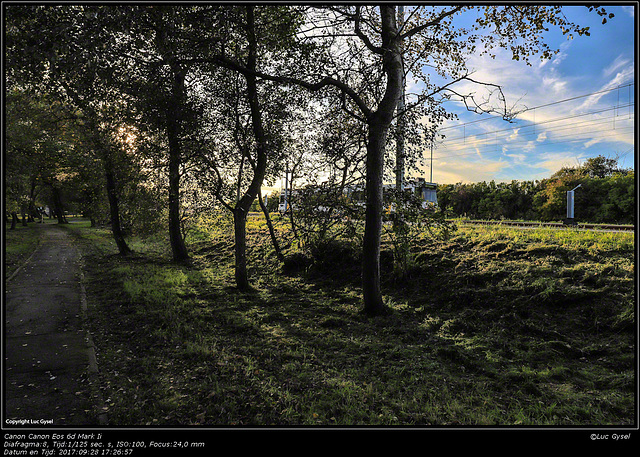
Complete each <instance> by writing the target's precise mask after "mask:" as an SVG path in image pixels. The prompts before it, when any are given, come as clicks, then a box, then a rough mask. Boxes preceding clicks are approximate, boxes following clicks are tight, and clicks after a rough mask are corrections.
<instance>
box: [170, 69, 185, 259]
mask: <svg viewBox="0 0 640 457" xmlns="http://www.w3.org/2000/svg"><path fill="white" fill-rule="evenodd" d="M172 70H173V72H174V84H173V97H172V98H173V100H172V102H171V103H170V106H169V109H168V110H167V112H166V116H167V119H166V121H167V124H166V126H167V136H168V138H169V241H170V243H171V251H172V253H173V260H174V261H175V262H186V261H188V260H189V253H188V252H187V247H186V246H185V244H184V238H183V237H182V233H181V229H180V163H181V160H182V154H181V148H180V126H179V122H180V105H181V103H182V99H183V97H182V95H183V92H184V75H183V72H182V71H181V70H180V69H178V68H175V67H174V66H172Z"/></svg>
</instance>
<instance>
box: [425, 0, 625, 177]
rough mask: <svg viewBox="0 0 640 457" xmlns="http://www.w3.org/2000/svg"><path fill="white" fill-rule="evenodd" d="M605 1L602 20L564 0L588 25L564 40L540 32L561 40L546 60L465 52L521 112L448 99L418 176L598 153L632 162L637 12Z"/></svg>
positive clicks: (544, 167)
mask: <svg viewBox="0 0 640 457" xmlns="http://www.w3.org/2000/svg"><path fill="white" fill-rule="evenodd" d="M618 5H623V3H618ZM604 6H605V9H606V10H607V13H613V14H614V15H615V17H614V18H612V19H610V20H608V22H607V23H606V24H604V25H603V24H602V17H600V16H598V15H597V14H596V13H595V12H589V11H588V9H587V8H586V7H584V6H564V7H563V11H564V14H565V16H566V17H567V19H568V20H569V21H571V22H575V23H577V24H579V25H580V26H589V27H590V30H589V32H590V36H578V35H577V34H576V35H574V38H573V39H572V40H569V39H567V36H563V35H562V33H561V32H559V31H552V30H550V31H549V32H548V34H547V36H546V37H545V42H546V43H548V44H549V46H550V47H551V48H552V49H559V50H560V52H559V53H558V54H556V55H555V56H554V58H553V59H551V60H545V61H541V60H540V59H539V58H538V57H535V58H533V59H532V60H531V64H532V65H531V66H527V65H526V64H525V63H524V62H522V61H514V60H512V59H511V53H510V51H509V52H507V51H504V52H500V51H502V50H501V49H500V50H498V51H496V52H497V53H496V57H495V59H492V58H491V57H488V56H484V57H481V56H478V55H473V56H470V58H469V60H468V62H467V67H468V68H469V69H470V70H471V71H472V75H471V76H472V77H473V78H474V79H476V80H479V81H484V82H490V83H492V84H497V85H499V86H501V87H502V91H503V93H504V95H505V97H506V101H507V105H508V106H509V107H513V108H514V110H515V111H521V112H520V113H519V114H518V115H517V116H516V117H515V119H513V120H512V122H511V123H509V122H507V121H504V120H503V119H501V118H499V117H496V116H491V115H487V114H475V113H471V112H467V111H466V109H465V108H464V106H463V105H461V104H460V103H457V102H447V105H446V107H447V110H448V111H449V112H455V113H456V114H458V116H459V119H457V120H455V121H447V122H445V123H444V124H443V125H442V126H441V128H440V130H439V133H440V134H444V135H445V139H444V140H438V141H436V143H435V144H434V148H433V153H431V151H430V150H428V151H425V155H424V157H425V159H426V161H425V162H426V166H425V168H424V169H423V171H424V175H423V176H424V177H425V178H427V180H430V179H431V180H432V181H433V182H436V183H441V184H452V183H457V182H480V181H491V180H495V181H496V182H500V181H511V180H540V179H544V178H548V177H550V176H551V175H552V174H553V173H554V172H556V171H558V170H559V169H560V168H562V167H567V166H568V167H575V166H578V165H579V164H581V163H584V162H585V161H586V160H587V159H588V158H590V157H596V156H598V155H603V156H605V157H608V158H618V159H619V165H620V166H621V167H623V168H634V161H635V150H634V145H635V130H634V121H635V57H636V51H635V49H634V41H635V37H636V29H635V17H634V13H636V12H635V11H634V8H635V7H634V6H612V5H607V4H605V5H604ZM460 88H461V89H462V87H460ZM468 89H469V90H474V91H477V93H478V94H481V89H480V88H479V87H475V88H471V87H469V88H468ZM431 157H433V160H431ZM431 163H432V164H433V168H432V169H430V168H429V165H430V164H431Z"/></svg>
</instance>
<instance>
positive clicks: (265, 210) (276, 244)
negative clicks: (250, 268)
mask: <svg viewBox="0 0 640 457" xmlns="http://www.w3.org/2000/svg"><path fill="white" fill-rule="evenodd" d="M258 203H259V204H260V208H262V212H263V213H264V218H265V219H266V220H267V227H269V236H271V243H272V244H273V249H275V251H276V255H277V256H278V260H280V261H283V260H284V255H283V254H282V250H281V249H280V243H279V242H278V238H276V232H275V230H274V229H273V222H271V215H270V214H269V209H268V208H267V206H266V205H265V204H264V201H263V200H262V193H261V192H258Z"/></svg>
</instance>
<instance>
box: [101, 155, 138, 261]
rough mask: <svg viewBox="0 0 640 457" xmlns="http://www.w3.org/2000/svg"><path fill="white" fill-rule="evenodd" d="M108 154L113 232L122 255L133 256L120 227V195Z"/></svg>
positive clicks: (109, 194)
mask: <svg viewBox="0 0 640 457" xmlns="http://www.w3.org/2000/svg"><path fill="white" fill-rule="evenodd" d="M108 154H109V153H108V152H105V153H104V159H103V161H104V174H105V179H106V181H107V197H108V199H109V212H110V215H111V232H112V233H113V239H114V240H115V242H116V246H118V251H119V252H120V255H122V256H126V255H129V254H131V252H132V251H131V249H130V248H129V246H128V245H127V242H126V241H125V239H124V234H123V232H122V227H121V226H120V206H119V201H118V194H117V191H116V179H115V175H114V172H113V165H112V163H111V160H110V159H109V158H108V157H107V156H108Z"/></svg>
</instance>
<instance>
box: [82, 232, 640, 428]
mask: <svg viewBox="0 0 640 457" xmlns="http://www.w3.org/2000/svg"><path fill="white" fill-rule="evenodd" d="M262 224H263V222H260V221H252V224H251V227H250V238H249V239H250V240H251V247H250V262H251V264H252V267H251V280H252V284H253V286H254V287H253V290H252V291H250V292H248V293H245V292H240V291H238V290H237V289H236V288H235V286H234V283H233V249H232V248H233V244H232V242H233V238H232V237H230V234H229V232H228V230H229V228H230V226H228V225H227V226H226V228H222V227H223V224H219V225H216V224H210V223H207V224H205V226H198V227H194V228H192V230H193V233H194V234H196V233H197V236H194V237H193V238H191V246H192V248H193V250H192V255H193V261H192V263H191V264H190V265H188V266H184V265H176V264H173V263H172V262H171V260H170V253H169V252H166V253H165V254H162V253H161V251H160V250H159V249H157V246H160V245H159V244H156V241H155V240H152V242H151V243H150V244H149V245H146V244H145V242H144V240H140V241H136V243H138V246H139V248H138V249H137V254H136V255H135V256H133V257H131V258H128V259H121V258H119V257H117V256H114V255H113V254H112V253H107V252H110V251H95V252H94V253H93V254H92V255H91V256H88V258H87V262H86V264H87V266H88V268H89V270H90V271H89V274H88V276H89V279H90V281H88V294H89V301H90V308H91V311H92V328H93V332H94V334H95V335H94V339H95V341H96V345H97V347H98V357H99V363H100V367H101V371H102V376H103V383H104V386H105V387H104V389H105V393H106V394H107V395H108V398H110V399H111V403H113V406H111V407H110V418H111V420H112V423H113V424H119V425H138V424H146V423H152V424H157V425H184V424H190V425H241V426H242V425H270V424H274V425H292V426H295V425H306V426H349V425H383V426H384V425H418V426H424V425H427V426H428V425H462V426H466V425H476V426H478V425H480V426H482V425H514V424H516V425H556V424H563V425H584V424H594V423H600V424H629V423H630V421H632V418H633V398H632V392H633V385H634V381H635V376H634V374H633V360H634V359H633V354H634V352H633V332H632V331H631V330H632V329H633V326H632V325H630V323H632V322H633V319H634V314H633V312H632V309H633V305H632V303H633V301H634V300H633V275H634V258H633V257H634V254H633V249H630V248H629V246H628V245H626V244H624V243H617V242H616V241H615V240H606V239H605V241H602V240H600V241H599V242H598V243H594V242H593V240H591V241H589V243H591V244H590V245H587V244H585V245H580V244H579V243H578V244H576V243H574V241H571V240H570V239H569V240H562V239H555V238H543V236H537V235H533V234H530V233H529V231H524V230H523V231H518V232H515V231H513V230H510V231H500V232H489V231H485V230H484V229H483V230H482V231H479V233H474V232H471V231H459V232H457V233H455V234H454V235H453V236H452V237H451V238H449V239H437V240H436V239H431V238H428V237H425V238H421V239H420V240H417V241H416V243H415V245H414V249H415V251H416V252H415V254H416V257H415V266H414V269H413V270H412V272H411V276H410V277H407V276H405V279H404V280H402V281H401V280H399V279H398V277H395V278H391V277H389V275H387V278H385V280H384V281H383V292H384V295H385V302H386V304H387V305H388V306H389V307H390V308H391V309H392V310H393V312H392V314H391V315H390V316H387V317H385V318H375V319H370V318H367V317H366V316H364V314H363V313H362V312H361V308H362V292H361V290H360V288H359V281H358V280H357V279H355V280H354V279H353V278H348V277H346V275H345V274H344V270H343V268H348V269H349V268H353V265H350V263H349V262H350V261H351V260H352V259H350V258H346V259H345V258H335V256H334V257H331V256H329V255H327V256H319V257H318V258H310V260H309V261H310V262H312V263H313V262H320V263H321V264H316V265H315V266H314V267H313V268H303V269H300V270H297V271H295V272H287V273H285V272H284V269H283V266H282V265H281V264H279V263H278V262H277V260H274V257H272V256H270V254H269V253H270V252H272V249H273V248H272V246H271V244H270V240H269V238H268V233H267V232H266V229H265V227H264V226H263V225H262ZM283 227H284V224H283V225H282V226H280V228H281V229H282V228H283ZM83 230H85V229H83ZM86 230H93V229H86ZM465 230H466V229H465ZM523 232H526V233H523ZM94 233H95V232H94ZM545 236H546V235H545ZM572 243H573V244H572ZM585 246H591V247H585ZM593 246H595V247H593ZM287 249H289V251H288V252H289V253H291V252H298V251H296V250H297V249H299V247H297V246H295V245H293V244H291V245H289V246H288V247H287ZM111 252H112V251H111ZM353 252H355V253H357V247H355V248H354V249H353ZM303 255H305V256H308V255H309V253H304V254H303ZM343 257H344V256H343ZM323 262H324V263H323ZM312 263H311V264H308V265H312ZM332 264H333V265H334V268H333V270H332V269H331V268H330V267H331V265H332ZM355 268H356V269H357V268H358V267H357V265H356V267H355ZM349 271H350V270H349ZM136 396H137V397H136Z"/></svg>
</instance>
